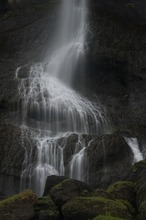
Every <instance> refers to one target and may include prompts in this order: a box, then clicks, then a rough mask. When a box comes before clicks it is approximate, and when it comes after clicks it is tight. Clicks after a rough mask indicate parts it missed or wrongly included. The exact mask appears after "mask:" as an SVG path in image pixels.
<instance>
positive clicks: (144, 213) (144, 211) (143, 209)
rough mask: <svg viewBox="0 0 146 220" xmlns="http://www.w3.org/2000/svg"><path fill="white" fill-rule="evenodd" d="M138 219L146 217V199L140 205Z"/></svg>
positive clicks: (141, 219)
mask: <svg viewBox="0 0 146 220" xmlns="http://www.w3.org/2000/svg"><path fill="white" fill-rule="evenodd" d="M137 219H138V220H144V219H146V201H144V202H142V203H141V205H140V207H139V215H138V217H137Z"/></svg>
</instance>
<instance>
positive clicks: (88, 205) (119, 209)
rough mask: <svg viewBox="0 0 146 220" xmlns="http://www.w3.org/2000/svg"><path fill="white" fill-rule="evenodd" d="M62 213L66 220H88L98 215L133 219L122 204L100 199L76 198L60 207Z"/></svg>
mask: <svg viewBox="0 0 146 220" xmlns="http://www.w3.org/2000/svg"><path fill="white" fill-rule="evenodd" d="M62 212H63V215H64V216H65V219H66V220H74V219H76V220H81V219H85V220H90V219H93V218H94V217H96V216H98V215H105V216H113V217H119V218H123V219H125V220H126V219H127V220H128V219H133V217H132V216H131V214H130V213H129V211H128V209H127V207H126V206H125V205H124V204H123V203H121V202H119V201H114V200H110V199H105V198H100V197H76V198H74V199H72V200H71V201H69V202H67V203H66V204H65V205H64V206H63V207H62Z"/></svg>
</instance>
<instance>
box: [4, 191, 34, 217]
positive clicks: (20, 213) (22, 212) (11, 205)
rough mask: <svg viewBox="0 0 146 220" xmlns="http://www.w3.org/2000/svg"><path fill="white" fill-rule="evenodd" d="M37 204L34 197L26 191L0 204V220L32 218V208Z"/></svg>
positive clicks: (30, 192)
mask: <svg viewBox="0 0 146 220" xmlns="http://www.w3.org/2000/svg"><path fill="white" fill-rule="evenodd" d="M36 202H37V197H36V195H35V194H34V193H33V192H32V191H31V190H27V191H24V192H22V193H19V194H16V195H14V196H11V197H9V198H8V199H5V200H2V201H1V202H0V219H3V220H7V219H13V220H18V219H21V220H26V219H30V218H32V217H33V216H34V209H33V206H34V204H35V203H36Z"/></svg>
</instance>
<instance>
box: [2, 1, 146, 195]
mask: <svg viewBox="0 0 146 220" xmlns="http://www.w3.org/2000/svg"><path fill="white" fill-rule="evenodd" d="M59 2H60V1H59V0H54V1H50V0H39V1H37V0H35V1H34V0H32V1H22V3H21V2H20V3H18V4H15V3H12V4H6V5H4V4H3V2H2V1H1V4H0V9H1V14H0V120H1V123H0V131H1V139H0V155H1V157H3V158H2V160H3V162H0V174H1V176H3V179H4V182H6V181H5V179H6V178H7V177H8V176H9V178H10V181H11V182H12V180H11V176H16V177H18V178H19V177H20V171H21V168H22V167H21V164H22V161H24V157H25V156H24V149H23V148H22V149H21V150H20V148H19V145H20V142H21V140H20V135H21V134H20V133H21V132H20V128H19V125H20V124H19V117H20V114H19V111H17V110H18V109H19V105H20V97H19V94H18V83H19V82H18V79H16V78H15V70H16V68H17V67H18V66H21V65H26V64H28V65H29V64H30V63H32V62H39V61H41V60H43V59H44V57H45V54H46V53H47V51H48V49H49V48H50V39H51V37H52V33H53V31H54V26H55V22H56V18H57V17H56V15H57V10H58V5H59ZM2 4H3V5H2ZM88 8H89V23H88V26H89V31H88V36H87V56H86V69H85V79H84V82H85V88H86V89H85V90H84V91H82V92H83V93H84V94H86V95H87V96H88V97H90V99H91V100H94V101H96V99H97V97H98V98H99V99H100V102H101V104H102V105H103V106H105V108H106V109H107V113H108V116H109V117H110V118H111V119H112V122H113V127H114V129H113V130H114V132H117V133H116V134H115V136H114V137H113V136H105V137H104V136H103V137H98V138H97V143H94V144H93V145H92V150H93V151H92V152H88V154H89V158H90V159H91V161H92V162H94V160H96V158H97V157H99V155H98V153H97V149H100V151H101V153H100V158H98V160H96V163H95V164H93V163H91V164H90V167H89V169H90V178H91V179H90V181H91V183H92V184H93V185H95V181H97V185H100V182H101V185H102V183H103V185H104V184H107V185H108V184H109V183H111V182H114V181H115V180H119V179H122V178H125V176H126V175H127V174H128V171H127V169H126V166H127V168H129V167H130V165H131V161H130V160H131V151H130V149H129V148H128V145H127V144H126V143H125V142H124V141H123V138H122V136H123V134H125V133H126V135H127V133H128V136H131V137H135V136H136V137H139V141H141V142H142V141H143V142H144V143H145V139H146V132H145V129H146V101H145V100H146V62H145V60H146V28H145V24H146V20H145V19H146V15H145V14H146V13H145V2H144V0H143V1H132V2H131V1H126V0H123V1H120V0H118V1H116V0H115V1H114V0H99V1H97V0H96V1H95V0H91V1H88ZM24 68H26V69H27V65H26V66H25V67H24ZM21 74H22V75H21V76H20V77H22V78H25V71H24V73H23V70H22V73H21ZM75 83H76V87H77V89H78V90H80V83H79V82H78V81H77V82H75ZM116 135H117V136H116ZM120 135H121V136H120ZM7 137H9V138H8V139H7ZM9 140H11V141H9ZM103 140H104V141H105V145H104V146H105V149H107V151H106V152H107V157H106V160H105V162H106V161H107V162H108V166H109V167H111V169H112V172H113V173H114V172H115V170H116V169H115V168H116V167H117V166H118V167H119V166H120V162H121V163H122V165H123V166H122V170H121V173H122V172H125V175H124V174H123V173H122V174H121V175H120V174H117V176H116V175H115V173H114V177H113V179H112V176H111V173H110V171H107V173H106V174H105V175H104V176H103V178H101V175H102V174H103V172H104V171H103V167H101V164H102V162H103V161H104V159H105V158H104V156H103V154H104V150H105V149H104V148H103V147H102V144H103ZM113 140H114V143H113ZM10 142H11V143H12V144H11V143H10ZM24 142H25V145H26V146H28V145H29V143H28V141H27V137H24ZM111 143H113V144H111ZM121 143H122V144H121ZM33 144H34V143H33ZM110 144H111V145H110ZM143 145H144V146H145V144H143ZM70 146H72V143H71V144H70ZM34 147H35V144H34ZM125 148H127V151H126V150H125ZM14 149H16V151H17V154H15V151H14ZM19 150H20V151H19ZM111 150H113V152H111ZM117 150H118V152H119V151H120V152H121V155H123V157H125V160H124V159H123V158H122V157H120V158H118V160H117V158H116V159H115V161H114V158H115V157H117ZM122 150H123V151H122ZM87 151H88V150H87ZM143 151H145V149H143ZM127 152H128V153H127ZM69 153H70V154H71V150H70V152H69ZM69 153H68V152H67V154H69ZM12 155H13V161H12V162H11V164H10V165H9V163H10V160H11V156H12ZM34 155H35V153H34ZM69 156H70V155H68V157H69ZM15 162H16V164H15ZM10 166H12V169H11V167H10ZM94 169H95V170H94ZM91 170H92V171H91ZM95 175H96V178H95V179H94V178H93V177H94V176H95ZM13 181H14V180H13ZM15 181H16V182H17V180H15ZM15 181H14V182H15ZM4 182H2V181H1V186H2V185H4ZM18 182H19V181H18ZM93 182H94V183H93ZM17 185H18V183H17ZM17 188H18V187H16V190H17ZM1 191H2V190H1ZM11 193H12V192H9V194H11Z"/></svg>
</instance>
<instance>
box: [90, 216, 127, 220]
mask: <svg viewBox="0 0 146 220" xmlns="http://www.w3.org/2000/svg"><path fill="white" fill-rule="evenodd" d="M93 220H124V219H122V218H117V217H112V216H105V215H99V216H97V217H95V218H94V219H93Z"/></svg>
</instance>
